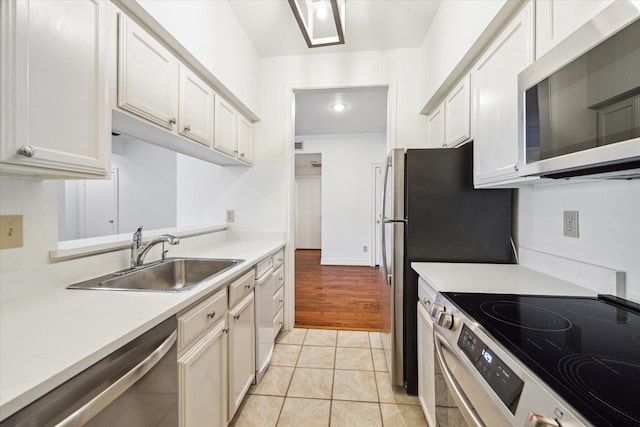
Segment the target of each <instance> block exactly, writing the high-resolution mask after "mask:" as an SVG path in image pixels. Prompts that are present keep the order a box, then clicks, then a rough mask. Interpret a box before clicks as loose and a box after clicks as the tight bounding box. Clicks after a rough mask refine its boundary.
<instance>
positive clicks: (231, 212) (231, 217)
mask: <svg viewBox="0 0 640 427" xmlns="http://www.w3.org/2000/svg"><path fill="white" fill-rule="evenodd" d="M235 220H236V211H234V210H228V211H227V222H228V223H229V224H231V223H233V222H235Z"/></svg>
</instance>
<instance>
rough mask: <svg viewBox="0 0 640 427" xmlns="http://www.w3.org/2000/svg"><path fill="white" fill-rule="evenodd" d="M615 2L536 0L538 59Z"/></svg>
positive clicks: (601, 0) (607, 0)
mask: <svg viewBox="0 0 640 427" xmlns="http://www.w3.org/2000/svg"><path fill="white" fill-rule="evenodd" d="M611 3H613V0H589V1H584V0H536V59H538V58H540V57H541V56H542V55H544V54H545V53H547V52H548V51H549V50H550V49H551V48H552V47H554V46H555V45H557V44H558V43H560V42H561V41H562V40H564V39H565V38H566V37H567V36H568V35H570V34H571V33H573V32H574V31H575V30H577V29H578V28H579V27H580V26H581V25H582V24H584V23H585V22H587V21H588V20H589V19H591V18H593V17H594V16H595V15H596V14H598V12H600V11H601V10H602V9H604V8H605V7H606V6H608V5H609V4H611Z"/></svg>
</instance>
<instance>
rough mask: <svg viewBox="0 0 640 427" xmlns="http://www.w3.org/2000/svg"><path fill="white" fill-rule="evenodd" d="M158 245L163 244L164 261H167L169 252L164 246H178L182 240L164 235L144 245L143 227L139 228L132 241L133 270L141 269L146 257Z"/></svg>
mask: <svg viewBox="0 0 640 427" xmlns="http://www.w3.org/2000/svg"><path fill="white" fill-rule="evenodd" d="M158 243H162V260H164V259H166V257H167V252H168V251H165V250H164V244H165V243H168V244H170V245H177V244H178V243H180V239H178V238H177V237H176V236H172V235H171V234H163V235H162V236H160V237H156V238H155V239H153V240H151V241H149V242H147V244H145V245H143V244H142V226H140V227H138V229H137V230H136V232H135V233H133V238H132V239H131V268H135V267H139V266H141V265H142V264H143V262H144V257H145V256H146V255H147V252H149V250H150V249H151V248H152V247H154V246H155V245H157V244H158Z"/></svg>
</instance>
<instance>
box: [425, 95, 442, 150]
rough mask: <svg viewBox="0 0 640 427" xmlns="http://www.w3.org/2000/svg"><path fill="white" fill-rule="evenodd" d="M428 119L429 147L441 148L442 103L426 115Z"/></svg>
mask: <svg viewBox="0 0 640 427" xmlns="http://www.w3.org/2000/svg"><path fill="white" fill-rule="evenodd" d="M428 120H429V145H428V147H429V148H441V147H444V146H445V141H444V103H443V104H440V105H438V107H437V108H436V109H435V110H433V112H432V113H431V114H430V115H429V117H428Z"/></svg>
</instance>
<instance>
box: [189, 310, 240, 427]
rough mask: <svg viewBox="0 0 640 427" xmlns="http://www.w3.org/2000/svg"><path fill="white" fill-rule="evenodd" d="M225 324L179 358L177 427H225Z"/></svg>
mask: <svg viewBox="0 0 640 427" xmlns="http://www.w3.org/2000/svg"><path fill="white" fill-rule="evenodd" d="M227 351H228V350H227V321H226V319H222V320H220V321H219V322H218V323H217V324H216V326H214V327H213V328H212V330H211V331H210V332H209V333H208V334H206V335H205V336H204V337H203V338H202V339H201V340H199V341H198V342H197V343H196V344H195V345H194V346H193V347H192V348H191V349H190V350H189V351H187V352H186V353H185V354H184V355H182V357H180V358H179V359H178V377H179V381H180V425H181V426H210V427H224V426H226V425H227V419H228V418H227V369H228V366H227Z"/></svg>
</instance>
